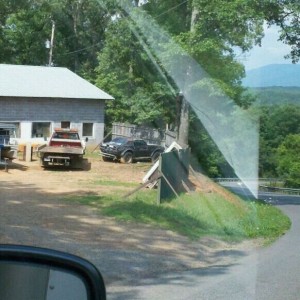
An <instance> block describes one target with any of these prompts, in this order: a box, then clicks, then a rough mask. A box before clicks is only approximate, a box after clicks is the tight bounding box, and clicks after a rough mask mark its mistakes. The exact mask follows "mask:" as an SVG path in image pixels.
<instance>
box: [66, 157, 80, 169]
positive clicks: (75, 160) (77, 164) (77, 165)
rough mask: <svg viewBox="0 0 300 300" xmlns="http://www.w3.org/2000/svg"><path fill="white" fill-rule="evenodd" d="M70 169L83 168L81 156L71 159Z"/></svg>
mask: <svg viewBox="0 0 300 300" xmlns="http://www.w3.org/2000/svg"><path fill="white" fill-rule="evenodd" d="M69 167H71V168H72V169H81V170H83V169H84V163H83V158H82V157H80V158H79V157H75V158H72V159H71V163H70V166H69Z"/></svg>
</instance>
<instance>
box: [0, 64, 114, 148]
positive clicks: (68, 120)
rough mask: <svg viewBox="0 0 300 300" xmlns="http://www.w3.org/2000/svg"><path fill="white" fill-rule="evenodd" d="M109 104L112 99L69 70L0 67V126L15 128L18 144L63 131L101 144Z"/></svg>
mask: <svg viewBox="0 0 300 300" xmlns="http://www.w3.org/2000/svg"><path fill="white" fill-rule="evenodd" d="M106 100H113V97H112V96H110V95H108V94H107V93H105V92H104V91H102V90H100V89H99V88H97V87H96V86H94V85H92V84H91V83H89V82H88V81H86V80H85V79H83V78H81V77H79V76H78V75H76V74H75V73H73V72H71V71H70V70H68V69H66V68H56V67H36V66H21V65H6V64H0V122H5V123H10V124H14V125H15V126H16V128H17V131H16V132H17V139H18V141H19V142H28V141H31V142H41V141H44V140H46V139H47V138H48V137H49V136H50V135H51V133H52V131H53V129H54V128H55V127H62V128H77V129H78V131H79V134H80V136H82V137H83V138H85V137H88V139H89V144H98V143H99V142H100V141H101V140H102V139H103V135H104V109H105V101H106Z"/></svg>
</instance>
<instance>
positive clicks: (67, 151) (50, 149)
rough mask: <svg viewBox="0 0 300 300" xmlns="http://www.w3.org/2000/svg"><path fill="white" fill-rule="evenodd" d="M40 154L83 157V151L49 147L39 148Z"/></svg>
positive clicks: (71, 148)
mask: <svg viewBox="0 0 300 300" xmlns="http://www.w3.org/2000/svg"><path fill="white" fill-rule="evenodd" d="M38 151H39V152H40V153H61V154H76V155H77V154H78V155H83V152H84V149H82V148H77V147H51V146H45V147H42V148H39V150H38Z"/></svg>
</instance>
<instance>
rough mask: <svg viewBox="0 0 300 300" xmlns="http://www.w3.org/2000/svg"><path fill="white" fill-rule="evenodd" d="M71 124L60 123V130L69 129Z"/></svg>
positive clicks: (66, 122) (67, 122) (68, 122)
mask: <svg viewBox="0 0 300 300" xmlns="http://www.w3.org/2000/svg"><path fill="white" fill-rule="evenodd" d="M70 125H71V122H70V121H61V126H60V127H61V128H67V129H70Z"/></svg>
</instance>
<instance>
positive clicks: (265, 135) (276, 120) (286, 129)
mask: <svg viewBox="0 0 300 300" xmlns="http://www.w3.org/2000/svg"><path fill="white" fill-rule="evenodd" d="M257 110H258V113H259V114H260V155H259V157H260V163H259V167H260V176H262V177H276V176H278V173H277V163H278V161H277V148H278V147H279V146H280V145H281V143H283V141H284V140H285V138H286V137H287V136H288V135H289V134H299V133H300V123H299V120H300V106H299V105H272V106H263V107H261V108H258V109H257Z"/></svg>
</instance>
